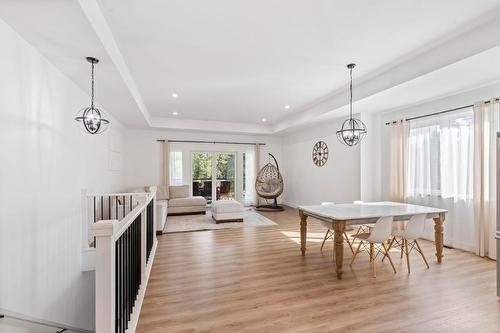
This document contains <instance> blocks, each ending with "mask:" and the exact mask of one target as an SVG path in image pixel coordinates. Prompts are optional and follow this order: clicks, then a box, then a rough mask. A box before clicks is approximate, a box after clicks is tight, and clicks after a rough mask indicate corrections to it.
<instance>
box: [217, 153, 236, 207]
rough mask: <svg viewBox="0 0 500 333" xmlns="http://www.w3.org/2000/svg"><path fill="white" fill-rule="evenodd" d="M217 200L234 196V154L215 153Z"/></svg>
mask: <svg viewBox="0 0 500 333" xmlns="http://www.w3.org/2000/svg"><path fill="white" fill-rule="evenodd" d="M216 170H217V175H216V176H217V200H228V199H234V198H235V177H236V156H235V154H226V153H223V154H218V155H217V168H216Z"/></svg>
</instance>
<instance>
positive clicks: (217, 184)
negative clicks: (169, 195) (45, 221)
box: [191, 152, 237, 204]
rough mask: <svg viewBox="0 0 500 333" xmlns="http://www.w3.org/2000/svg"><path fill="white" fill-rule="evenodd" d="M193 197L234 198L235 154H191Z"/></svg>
mask: <svg viewBox="0 0 500 333" xmlns="http://www.w3.org/2000/svg"><path fill="white" fill-rule="evenodd" d="M191 178H192V179H191V183H192V194H193V196H202V197H204V198H205V199H207V202H208V204H211V203H212V201H213V200H228V199H235V198H236V192H237V191H236V189H237V184H236V179H237V177H236V153H226V152H195V153H192V154H191Z"/></svg>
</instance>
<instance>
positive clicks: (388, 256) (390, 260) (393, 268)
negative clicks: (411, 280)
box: [382, 243, 396, 274]
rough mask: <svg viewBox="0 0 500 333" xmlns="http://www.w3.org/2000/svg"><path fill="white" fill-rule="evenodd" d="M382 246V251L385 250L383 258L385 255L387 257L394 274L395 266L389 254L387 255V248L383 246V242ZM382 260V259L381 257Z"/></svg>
mask: <svg viewBox="0 0 500 333" xmlns="http://www.w3.org/2000/svg"><path fill="white" fill-rule="evenodd" d="M382 247H383V248H384V251H385V254H384V258H385V257H386V256H387V258H389V262H390V263H391V266H392V270H393V271H394V274H396V267H394V264H393V262H392V259H391V256H390V255H389V249H388V248H386V247H385V244H384V243H382ZM382 260H383V259H382Z"/></svg>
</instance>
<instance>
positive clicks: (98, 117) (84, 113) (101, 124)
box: [75, 57, 109, 134]
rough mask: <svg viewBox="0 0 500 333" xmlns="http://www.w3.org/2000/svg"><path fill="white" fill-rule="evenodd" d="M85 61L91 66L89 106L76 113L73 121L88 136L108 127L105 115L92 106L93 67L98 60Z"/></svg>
mask: <svg viewBox="0 0 500 333" xmlns="http://www.w3.org/2000/svg"><path fill="white" fill-rule="evenodd" d="M87 61H88V62H90V64H91V66H92V74H91V80H92V94H91V99H90V106H88V107H85V108H83V109H81V110H80V111H78V113H77V114H76V117H75V120H76V121H77V122H78V123H79V125H80V127H81V128H82V129H83V130H85V131H86V132H87V133H89V134H99V133H102V132H104V131H105V130H106V129H107V128H108V125H109V120H108V119H107V116H106V113H105V112H104V111H102V110H101V109H98V108H97V107H95V106H94V65H95V64H97V63H98V62H99V60H98V59H96V58H93V57H87Z"/></svg>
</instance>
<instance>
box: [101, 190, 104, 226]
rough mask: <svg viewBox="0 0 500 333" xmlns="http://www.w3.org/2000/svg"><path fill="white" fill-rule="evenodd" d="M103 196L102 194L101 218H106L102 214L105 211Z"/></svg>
mask: <svg viewBox="0 0 500 333" xmlns="http://www.w3.org/2000/svg"><path fill="white" fill-rule="evenodd" d="M102 198H103V196H102V195H101V220H104V216H103V215H102V214H103V211H104V208H103V206H104V203H103V199H102Z"/></svg>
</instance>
